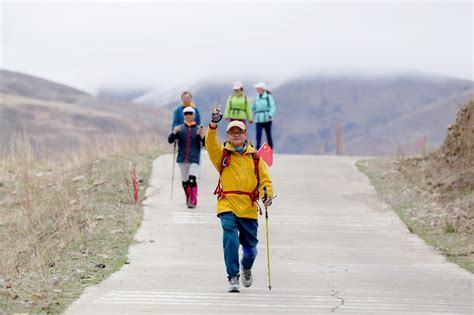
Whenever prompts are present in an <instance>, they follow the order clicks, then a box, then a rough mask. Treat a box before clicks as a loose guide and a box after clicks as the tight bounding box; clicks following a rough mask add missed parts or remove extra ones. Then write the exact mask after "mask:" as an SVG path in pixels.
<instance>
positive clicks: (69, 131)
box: [0, 70, 171, 156]
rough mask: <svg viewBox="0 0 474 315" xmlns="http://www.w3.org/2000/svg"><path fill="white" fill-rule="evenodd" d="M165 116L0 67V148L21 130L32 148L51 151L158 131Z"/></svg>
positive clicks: (163, 127)
mask: <svg viewBox="0 0 474 315" xmlns="http://www.w3.org/2000/svg"><path fill="white" fill-rule="evenodd" d="M170 117H171V116H170V114H169V113H168V112H167V111H164V110H161V109H159V108H156V107H150V106H144V105H140V104H132V103H129V102H124V101H116V100H110V99H109V100H104V99H99V98H97V97H95V96H93V95H90V94H88V93H86V92H83V91H80V90H77V89H74V88H71V87H68V86H65V85H62V84H59V83H55V82H51V81H48V80H45V79H42V78H38V77H34V76H30V75H26V74H22V73H18V72H12V71H6V70H0V126H1V127H2V132H1V133H0V153H2V152H4V151H5V150H8V149H9V144H10V143H11V141H12V140H13V141H15V139H18V138H19V137H20V136H23V135H26V136H27V138H28V139H29V141H30V143H31V145H32V147H33V149H34V150H35V151H36V152H37V153H39V154H47V155H51V156H52V155H54V154H56V153H60V152H65V151H67V150H70V149H76V148H78V146H80V145H82V144H84V145H87V143H90V142H91V141H93V140H100V139H107V138H108V137H110V138H112V137H121V138H125V139H127V138H130V139H131V138H133V137H135V135H137V134H155V135H160V136H162V135H163V134H165V133H167V132H168V131H169V120H170ZM163 139H164V136H163Z"/></svg>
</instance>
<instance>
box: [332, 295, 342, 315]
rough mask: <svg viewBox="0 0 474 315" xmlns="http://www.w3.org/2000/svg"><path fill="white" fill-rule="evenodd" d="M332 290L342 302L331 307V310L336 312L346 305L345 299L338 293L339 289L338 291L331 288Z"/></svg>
mask: <svg viewBox="0 0 474 315" xmlns="http://www.w3.org/2000/svg"><path fill="white" fill-rule="evenodd" d="M331 291H332V292H333V294H332V296H333V297H335V298H337V299H339V300H340V301H341V304H339V305H336V306H335V307H333V308H332V309H331V312H335V311H336V310H337V309H338V308H339V307H341V306H343V305H344V299H343V298H342V297H340V296H339V295H338V294H339V291H336V290H331Z"/></svg>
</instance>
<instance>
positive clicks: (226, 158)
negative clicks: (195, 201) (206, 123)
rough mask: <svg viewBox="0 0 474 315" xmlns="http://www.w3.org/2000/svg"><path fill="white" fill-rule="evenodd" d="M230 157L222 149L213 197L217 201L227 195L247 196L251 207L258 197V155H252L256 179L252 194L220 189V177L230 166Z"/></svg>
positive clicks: (228, 152) (229, 153) (227, 152)
mask: <svg viewBox="0 0 474 315" xmlns="http://www.w3.org/2000/svg"><path fill="white" fill-rule="evenodd" d="M225 144H226V142H224V147H225ZM231 155H232V151H231V150H229V149H225V148H224V150H223V152H222V159H221V164H220V167H219V180H218V182H217V187H216V189H215V190H214V195H216V196H217V199H222V198H225V196H226V195H228V194H236V195H247V196H248V197H249V198H250V200H251V201H252V205H253V204H254V203H255V202H257V200H258V198H259V195H260V170H259V167H258V165H259V163H260V155H259V154H258V153H257V152H253V153H252V160H253V167H254V173H255V177H256V178H257V185H256V186H255V188H254V190H253V191H252V192H246V191H240V190H228V191H224V189H223V188H222V182H221V176H222V173H223V172H224V169H225V168H226V167H227V166H229V165H230V158H231ZM257 205H258V204H257ZM260 212H261V210H260Z"/></svg>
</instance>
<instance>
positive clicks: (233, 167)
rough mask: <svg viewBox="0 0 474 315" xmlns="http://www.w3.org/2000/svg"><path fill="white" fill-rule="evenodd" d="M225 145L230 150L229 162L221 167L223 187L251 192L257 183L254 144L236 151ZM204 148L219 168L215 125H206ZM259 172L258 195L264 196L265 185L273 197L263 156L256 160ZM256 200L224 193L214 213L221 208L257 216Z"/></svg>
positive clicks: (253, 216)
mask: <svg viewBox="0 0 474 315" xmlns="http://www.w3.org/2000/svg"><path fill="white" fill-rule="evenodd" d="M225 148H226V149H228V150H231V151H232V155H231V158H230V165H229V166H227V167H225V168H224V171H223V172H222V175H221V185H222V188H223V190H224V191H230V190H240V191H245V192H252V191H253V190H254V189H255V186H257V177H256V176H255V171H254V162H253V157H252V152H256V151H255V148H254V147H253V146H251V145H248V146H247V148H246V151H245V152H244V153H243V154H240V153H237V152H235V150H234V148H233V147H232V145H230V144H229V143H227V144H226V147H225ZM206 149H207V152H208V154H209V158H210V159H211V162H212V164H213V165H214V167H215V168H216V169H217V172H219V170H220V165H221V161H222V155H223V150H224V147H223V146H222V145H221V144H220V143H219V142H218V141H217V128H215V129H212V128H211V127H209V128H207V133H206ZM258 167H259V172H260V197H263V187H266V188H267V193H268V196H269V197H271V198H272V197H273V187H272V181H271V180H270V175H269V173H268V170H267V167H266V165H265V163H264V162H263V160H262V159H260V161H259V164H258ZM257 211H258V210H257V204H256V203H254V204H253V205H252V201H251V199H250V198H249V196H247V195H238V194H227V195H225V197H224V198H219V200H218V202H217V214H218V215H219V214H220V213H223V212H233V213H234V214H235V215H236V216H237V217H239V218H250V219H258V212H257Z"/></svg>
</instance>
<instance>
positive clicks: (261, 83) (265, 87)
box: [254, 82, 267, 90]
mask: <svg viewBox="0 0 474 315" xmlns="http://www.w3.org/2000/svg"><path fill="white" fill-rule="evenodd" d="M254 87H256V88H262V89H264V90H266V89H267V85H266V84H265V83H264V82H258V83H257V84H255V85H254Z"/></svg>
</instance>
